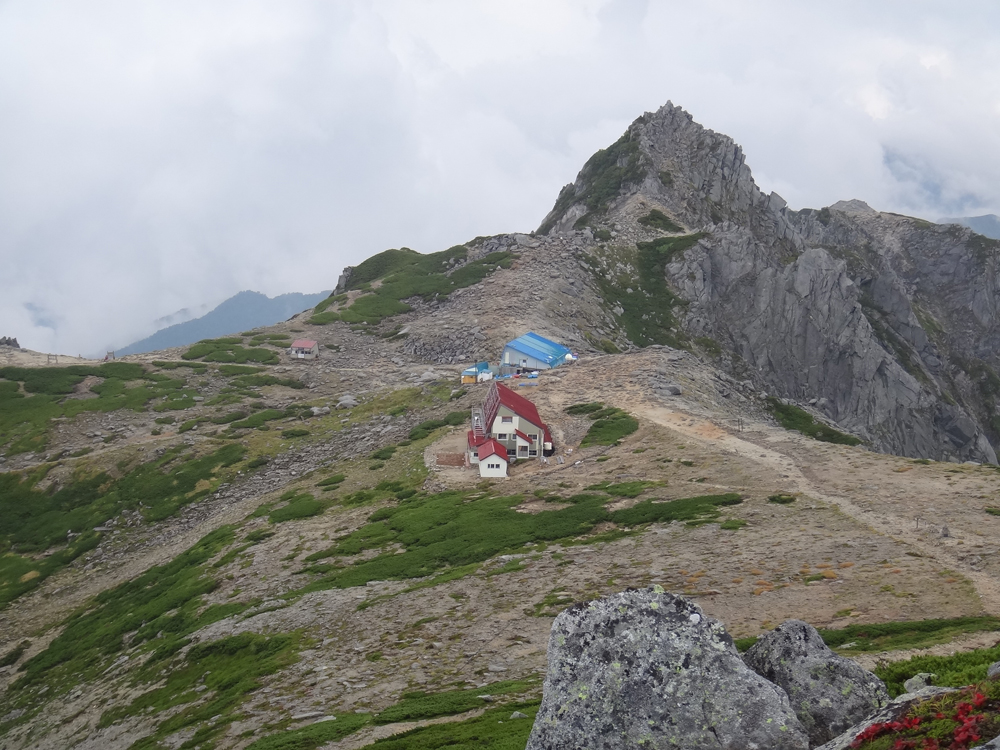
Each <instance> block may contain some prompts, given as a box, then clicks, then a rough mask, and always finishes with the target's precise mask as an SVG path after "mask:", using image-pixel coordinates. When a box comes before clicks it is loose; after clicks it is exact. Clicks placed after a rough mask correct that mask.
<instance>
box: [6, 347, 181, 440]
mask: <svg viewBox="0 0 1000 750" xmlns="http://www.w3.org/2000/svg"><path fill="white" fill-rule="evenodd" d="M88 377H93V378H99V379H101V381H100V382H95V383H93V384H92V385H91V386H90V388H89V392H88V395H91V394H96V395H97V397H96V398H94V397H92V396H91V397H89V398H73V397H72V396H73V395H75V393H74V392H75V390H76V389H77V388H78V387H79V386H80V385H81V384H82V383H83V381H84V379H85V378H88ZM195 395H197V394H196V391H194V390H193V389H191V388H189V387H187V383H186V381H185V380H184V379H183V378H172V377H169V376H167V375H164V374H162V373H156V372H147V371H146V369H145V368H144V367H143V366H142V365H139V364H133V363H127V362H108V363H106V364H102V365H98V366H88V365H71V366H69V367H30V368H29V367H0V448H2V447H4V446H6V447H5V449H4V453H5V454H6V455H14V454H17V453H25V452H28V451H41V450H44V449H45V447H46V445H47V444H48V435H47V432H48V430H49V428H50V427H51V425H52V420H53V419H57V418H60V417H70V418H71V417H75V416H77V415H78V414H82V413H84V412H110V411H116V410H118V409H130V410H132V411H143V410H144V409H145V407H146V406H147V404H149V403H150V402H151V401H152V400H153V399H157V398H162V399H163V401H162V402H160V403H158V404H157V405H156V406H155V407H154V408H155V409H156V410H158V411H164V410H168V409H184V408H187V407H189V406H192V405H194V403H195V402H194V400H193V397H194V396H195Z"/></svg>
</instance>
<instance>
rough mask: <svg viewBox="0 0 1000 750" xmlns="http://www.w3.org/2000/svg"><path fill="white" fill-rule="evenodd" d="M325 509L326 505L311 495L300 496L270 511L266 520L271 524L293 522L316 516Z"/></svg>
mask: <svg viewBox="0 0 1000 750" xmlns="http://www.w3.org/2000/svg"><path fill="white" fill-rule="evenodd" d="M325 508H326V505H325V504H324V503H322V502H320V501H319V500H316V499H315V498H314V497H313V496H312V495H310V494H302V495H297V496H295V497H292V498H291V499H289V501H288V504H287V505H284V506H282V507H281V508H277V509H275V510H273V511H271V513H270V514H269V515H268V517H267V518H268V520H269V521H270V522H271V523H283V522H284V521H295V520H298V519H300V518H310V517H311V516H318V515H319V514H320V513H322V512H323V510H324V509H325Z"/></svg>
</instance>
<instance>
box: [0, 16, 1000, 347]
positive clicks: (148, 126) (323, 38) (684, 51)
mask: <svg viewBox="0 0 1000 750" xmlns="http://www.w3.org/2000/svg"><path fill="white" fill-rule="evenodd" d="M997 29H1000V4H998V3H995V2H992V1H985V0H984V1H983V2H963V3H961V4H955V3H945V2H943V1H942V2H934V3H930V2H913V1H912V0H910V1H908V2H880V3H872V2H870V1H867V2H845V1H843V0H840V1H838V2H809V3H805V2H768V1H767V0H757V1H756V2H754V3H748V2H744V1H742V0H733V1H722V0H719V1H716V2H712V1H711V0H708V1H706V0H702V1H701V2H697V3H696V2H691V1H690V0H685V1H684V2H656V1H655V0H651V1H650V2H643V0H552V1H550V2H546V1H545V0H503V1H502V2H501V1H498V0H493V1H492V2H472V1H471V0H454V1H448V2H415V1H414V0H399V1H391V0H386V1H385V2H379V1H376V0H371V1H365V0H357V1H356V2H347V1H346V0H345V1H343V2H336V1H335V0H324V1H323V2H309V1H308V0H302V1H296V0H271V1H270V2H253V1H252V0H239V1H238V2H213V1H212V0H197V1H193V2H184V1H180V0H163V1H162V2H140V1H138V0H123V1H122V2H105V1H104V0H88V2H85V3H81V2H78V1H76V0H69V1H67V2H49V1H48V0H0V261H2V265H0V336H2V335H8V336H17V337H18V339H19V341H20V343H21V345H22V346H25V347H28V348H31V349H35V350H39V351H53V352H61V353H67V354H77V353H83V354H85V355H86V354H92V353H95V352H100V351H103V350H104V348H105V347H107V348H113V347H115V346H122V345H124V344H126V343H129V342H131V341H133V340H135V339H138V338H141V337H143V336H145V335H147V334H149V333H150V332H151V331H152V325H153V323H152V322H153V320H154V319H156V318H158V317H161V316H164V315H168V314H170V313H173V312H175V311H176V310H178V309H180V308H183V307H195V306H199V305H202V304H209V305H215V304H217V303H218V302H221V301H222V300H223V299H225V298H227V297H229V296H231V295H232V294H234V293H236V292H237V291H240V290H241V289H254V290H258V291H262V292H265V293H267V294H269V295H275V294H279V293H282V292H290V291H298V292H315V291H319V290H321V289H326V288H331V287H332V286H333V285H334V284H335V283H336V279H337V276H338V275H339V273H340V271H341V269H342V268H343V266H345V265H348V264H355V263H357V262H359V261H361V260H363V259H364V258H366V257H368V256H369V255H372V254H373V253H376V252H379V251H381V250H384V249H386V248H388V247H399V246H404V245H405V246H407V247H412V248H414V249H416V250H419V251H421V252H433V251H436V250H441V249H444V248H446V247H449V246H451V245H453V244H456V243H459V242H462V241H464V240H468V239H470V238H472V237H475V236H476V235H488V234H493V233H498V232H507V231H530V230H531V229H533V228H535V227H536V226H537V225H538V224H539V222H540V221H541V219H542V217H543V216H544V215H545V213H546V212H547V211H548V209H549V208H550V207H551V205H552V203H553V202H554V200H555V197H556V194H557V193H558V191H559V188H560V187H561V186H562V185H564V184H565V183H567V182H570V181H572V179H573V178H574V177H575V175H576V173H577V172H578V171H579V169H580V167H581V166H582V164H583V162H584V161H585V160H586V159H587V157H589V156H590V154H592V153H593V152H594V151H595V150H597V149H598V148H601V147H604V146H606V145H608V144H609V143H611V142H613V141H614V140H615V139H616V138H617V137H618V136H619V135H620V134H621V133H622V131H624V129H625V128H626V127H627V126H628V124H629V123H630V122H631V121H632V120H633V119H635V118H636V117H637V116H639V115H640V114H642V113H643V112H644V111H647V110H654V109H656V108H657V107H659V106H660V105H662V104H663V103H665V102H666V101H667V100H671V101H673V102H674V103H675V104H678V105H680V106H683V107H684V108H685V109H687V110H688V111H689V112H690V113H691V114H692V115H693V116H694V118H695V119H696V120H697V121H698V122H700V123H702V124H704V125H705V126H707V127H710V128H712V129H714V130H717V131H720V132H723V133H726V134H728V135H731V136H732V137H733V138H734V139H735V140H736V141H737V143H739V144H740V145H742V146H743V149H744V152H745V153H746V156H747V162H748V164H749V165H750V167H751V169H752V170H753V173H754V176H755V178H756V180H757V183H758V184H759V185H760V186H761V187H762V188H763V189H764V190H776V191H777V192H779V193H780V194H781V195H782V196H784V198H785V199H786V200H787V201H788V202H789V204H790V205H791V206H792V207H793V208H802V207H807V206H808V207H822V206H825V205H829V204H830V203H833V202H835V201H837V200H840V199H846V198H860V199H862V200H865V201H867V202H868V203H870V204H871V205H872V206H874V207H876V208H880V209H883V210H891V211H897V212H901V213H907V214H911V215H918V216H922V217H926V218H929V219H937V218H939V217H941V216H953V215H977V214H982V213H993V212H996V213H1000V34H998V33H997Z"/></svg>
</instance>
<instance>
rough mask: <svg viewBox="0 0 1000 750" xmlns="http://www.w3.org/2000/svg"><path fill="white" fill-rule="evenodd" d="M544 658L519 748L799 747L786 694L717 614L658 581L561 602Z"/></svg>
mask: <svg viewBox="0 0 1000 750" xmlns="http://www.w3.org/2000/svg"><path fill="white" fill-rule="evenodd" d="M548 659H549V664H548V672H547V674H546V678H545V688H544V696H543V698H542V705H541V708H540V709H539V711H538V715H537V717H536V719H535V725H534V727H533V729H532V732H531V737H530V738H529V740H528V745H527V747H528V750H556V749H557V748H558V749H559V750H568V748H583V747H586V748H589V750H612V749H615V750H617V749H618V748H632V747H649V748H671V747H681V748H685V750H700V749H702V748H705V749H708V748H713V749H715V748H718V749H719V750H722V749H723V748H725V749H726V750H742V749H745V750H751V749H752V748H768V749H769V750H785V749H787V750H793V749H794V750H804V748H807V747H808V738H807V736H806V733H805V731H804V730H803V728H802V725H801V724H800V723H799V720H798V719H797V718H796V716H795V713H794V711H792V709H791V707H790V706H789V703H788V697H787V696H786V695H785V693H784V692H783V691H782V690H781V689H780V688H778V687H777V686H775V685H774V684H773V683H771V682H769V681H767V680H765V679H764V678H762V677H760V676H759V675H757V674H756V673H754V672H752V671H751V670H750V669H748V668H747V667H746V666H745V665H744V664H743V662H742V660H741V659H740V657H739V655H738V654H737V652H736V648H735V647H734V645H733V641H732V639H731V638H730V637H729V635H728V634H727V633H726V631H725V628H724V627H723V626H722V624H721V623H719V622H717V621H716V620H713V619H711V618H708V617H706V616H705V615H704V614H703V613H702V612H701V610H700V609H699V608H698V607H697V606H696V605H695V604H693V603H691V602H689V601H688V600H686V599H684V598H682V597H679V596H674V595H672V594H668V593H663V591H662V589H659V588H658V587H654V588H652V589H647V590H632V591H626V592H624V593H620V594H615V595H613V596H609V597H606V598H603V599H599V600H596V601H593V602H590V603H588V604H578V605H576V606H575V607H572V608H570V609H568V610H566V611H565V612H563V613H562V614H560V615H559V616H558V617H557V618H556V620H555V622H554V623H553V626H552V633H551V636H550V639H549V651H548Z"/></svg>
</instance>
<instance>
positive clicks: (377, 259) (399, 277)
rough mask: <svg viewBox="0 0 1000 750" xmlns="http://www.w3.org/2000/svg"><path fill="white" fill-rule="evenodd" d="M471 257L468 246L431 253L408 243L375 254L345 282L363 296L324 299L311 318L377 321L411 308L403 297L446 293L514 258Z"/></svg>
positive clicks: (504, 254)
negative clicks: (422, 251) (335, 307)
mask: <svg viewBox="0 0 1000 750" xmlns="http://www.w3.org/2000/svg"><path fill="white" fill-rule="evenodd" d="M468 255H469V249H468V248H467V247H465V246H464V245H456V246H455V247H452V248H449V249H448V250H442V251H441V252H439V253H430V254H428V255H421V254H420V253H418V252H416V251H414V250H410V249H409V248H406V247H404V248H400V249H399V250H396V249H391V250H386V251H385V252H382V253H379V254H378V255H373V256H372V257H371V258H369V259H368V260H366V261H364V262H363V263H361V264H360V265H359V266H357V267H356V268H355V269H354V271H353V272H352V273H351V278H350V281H349V282H348V284H347V290H348V291H360V292H362V294H361V296H358V297H355V299H354V301H353V302H351V303H350V304H348V305H346V306H345V307H342V308H341V307H340V305H341V304H343V303H345V302H347V299H346V298H341V299H340V300H339V301H338V300H337V299H336V298H334V297H331V298H329V299H328V300H323V302H321V303H320V304H319V305H317V306H316V308H315V310H314V312H315V314H314V315H313V316H312V318H310V320H309V322H310V323H312V324H313V325H324V324H326V323H332V322H333V321H335V320H342V321H344V322H346V323H354V324H364V325H377V324H378V323H380V322H382V320H384V319H385V318H389V317H392V316H393V315H399V314H401V313H405V312H409V311H410V310H411V309H413V308H411V307H410V305H408V304H407V303H406V302H404V301H403V300H406V299H411V298H414V297H419V298H421V299H423V300H432V299H435V298H439V297H447V296H448V295H449V294H451V293H452V292H453V291H455V290H456V289H462V288H464V287H467V286H472V285H473V284H476V283H478V282H480V281H482V280H483V279H485V278H486V277H487V276H489V275H490V274H491V273H492V272H493V271H494V270H495V269H496V268H497V267H501V268H509V267H510V264H511V262H512V261H513V256H512V255H511V254H510V253H508V252H495V253H490V254H488V255H486V256H484V257H482V258H478V259H476V260H471V261H470V260H468ZM377 281H380V282H381V283H380V284H378V285H375V284H374V283H373V282H377ZM334 304H336V305H338V309H337V310H336V311H335V310H331V309H330V308H331V307H332V306H333V305H334Z"/></svg>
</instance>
